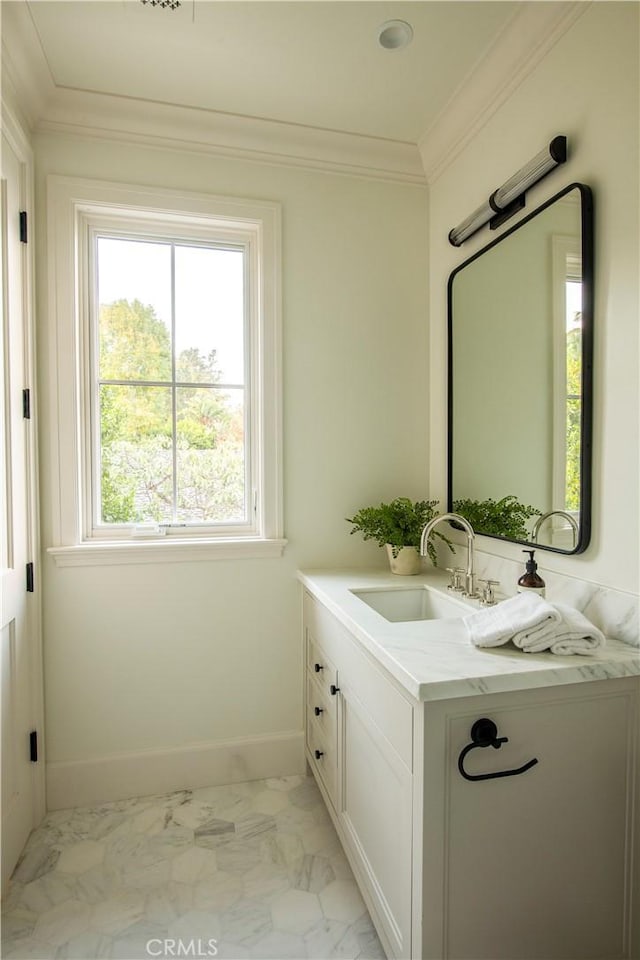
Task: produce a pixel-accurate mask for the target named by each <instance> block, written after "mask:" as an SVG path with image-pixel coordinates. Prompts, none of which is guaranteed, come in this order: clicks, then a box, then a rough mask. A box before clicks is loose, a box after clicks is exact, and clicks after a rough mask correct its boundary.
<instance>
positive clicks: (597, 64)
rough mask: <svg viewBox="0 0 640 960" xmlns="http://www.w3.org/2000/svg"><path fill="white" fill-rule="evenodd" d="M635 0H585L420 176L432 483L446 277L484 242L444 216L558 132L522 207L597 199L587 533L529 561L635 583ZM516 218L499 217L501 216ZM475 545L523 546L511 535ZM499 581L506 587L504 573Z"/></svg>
mask: <svg viewBox="0 0 640 960" xmlns="http://www.w3.org/2000/svg"><path fill="white" fill-rule="evenodd" d="M638 12H639V10H638V5H637V4H635V3H594V4H592V5H590V6H589V7H588V9H586V11H585V12H584V13H583V15H582V16H581V17H580V18H579V19H578V21H577V22H576V23H575V24H574V25H573V27H572V28H571V29H570V30H569V32H568V33H567V34H565V36H563V37H562V39H561V40H560V41H559V42H558V43H557V44H556V45H555V46H553V47H552V48H551V50H550V51H549V52H548V53H547V55H546V56H545V57H544V59H543V60H542V61H541V63H540V64H539V65H538V67H537V68H536V70H535V71H534V72H533V73H532V74H531V75H530V76H529V77H528V78H527V79H526V80H525V81H524V82H523V83H522V84H521V85H520V86H519V87H518V88H517V89H516V91H515V92H514V94H513V95H512V96H511V98H510V99H509V100H507V101H506V102H505V103H504V104H503V105H502V106H501V107H500V108H499V109H498V110H497V111H496V112H495V113H494V114H493V116H492V117H491V119H490V120H489V122H488V123H487V124H486V125H485V126H484V127H483V128H482V129H481V130H480V132H479V133H478V134H477V135H476V136H475V138H474V139H473V140H472V141H470V142H469V143H468V144H467V146H466V147H465V149H464V150H463V151H462V152H461V153H459V154H458V155H457V156H456V157H455V159H453V161H452V162H451V163H450V164H449V166H448V167H447V169H446V170H445V172H444V173H443V174H442V175H441V176H440V177H439V178H438V179H437V180H436V181H435V182H434V183H432V184H431V185H430V194H429V207H430V213H429V224H430V241H429V244H430V274H429V285H430V334H431V335H430V351H431V353H430V357H431V359H430V373H431V377H430V381H431V383H430V392H431V417H430V435H431V458H430V464H431V466H430V475H431V483H430V492H431V495H432V496H438V495H440V496H442V495H443V491H444V490H445V489H446V474H445V469H446V416H445V398H446V380H445V377H446V365H445V359H446V321H447V317H446V283H447V278H448V275H449V273H450V272H451V270H453V269H454V267H456V266H457V265H458V264H460V263H461V262H462V261H463V260H465V259H467V257H469V256H470V255H471V254H472V253H474V252H475V251H476V250H479V249H480V248H481V247H482V246H484V245H485V244H486V243H487V242H488V240H489V239H491V238H492V236H493V235H492V234H490V231H489V230H488V228H486V229H484V230H482V231H480V232H479V233H477V234H476V235H475V236H474V237H473V238H471V239H470V240H468V241H467V242H466V243H465V244H464V246H463V247H462V248H461V249H459V250H456V249H454V248H453V247H452V246H450V244H449V243H448V241H447V235H448V232H449V230H450V229H451V228H452V227H453V226H455V225H456V224H457V223H459V222H460V221H461V220H463V219H464V218H465V217H466V216H467V214H468V213H470V212H471V210H474V209H475V208H476V207H478V206H479V205H480V204H481V203H482V201H483V200H485V199H486V198H487V197H488V196H489V194H490V193H491V192H492V191H493V190H494V189H496V187H498V186H499V185H500V184H501V183H503V182H504V181H505V180H506V179H507V178H508V177H509V176H510V175H511V174H512V173H513V172H515V170H517V169H518V168H519V167H521V166H522V165H523V164H524V163H525V162H526V161H527V160H529V159H530V157H532V156H534V155H535V154H536V153H537V152H538V151H539V150H541V149H542V147H543V146H544V145H545V144H546V143H548V142H549V141H550V140H551V139H552V138H553V136H555V135H556V134H561V133H564V134H566V135H567V136H568V138H569V147H570V159H569V161H568V163H567V164H566V165H565V166H564V167H561V168H560V169H559V170H557V171H555V172H554V173H553V174H551V175H550V176H549V177H548V178H547V179H546V180H544V181H542V182H541V183H540V184H538V185H537V186H535V187H534V188H533V189H532V190H531V191H530V193H529V194H528V196H527V207H526V209H525V211H524V212H523V215H524V214H526V213H527V212H529V211H530V210H532V209H534V208H535V207H536V206H538V205H539V204H540V203H541V202H543V201H544V200H546V199H547V198H548V197H550V196H552V195H553V194H554V193H556V192H558V191H559V190H560V189H561V188H562V187H563V186H565V185H566V184H568V183H570V182H572V181H582V182H584V183H586V184H588V185H589V186H591V187H592V188H593V191H594V205H595V264H596V266H595V285H596V286H595V289H596V299H595V331H596V332H595V369H594V378H595V423H594V434H595V435H594V454H593V456H594V469H593V494H594V496H593V533H592V540H591V545H590V547H589V548H588V549H587V551H586V552H585V553H584V554H582V555H580V556H577V557H562V556H558V555H556V554H551V553H540V555H539V557H538V560H539V564H540V568H541V570H544V569H546V570H551V571H556V572H558V573H561V574H565V575H568V576H574V577H579V578H584V579H587V580H591V581H594V582H596V583H599V584H603V585H606V586H611V587H615V588H618V589H620V590H626V591H629V592H631V593H638V579H639V571H638V552H639V551H638V542H639V536H638V490H639V484H640V477H639V468H638V447H639V435H638V406H639V404H638V327H639V324H638V262H639V251H638V241H639V225H638V158H639V151H638V117H639V104H638V88H639V85H638ZM514 222H515V220H512V221H509V225H511V224H512V223H514ZM480 546H481V549H482V550H485V549H486V551H487V552H488V553H491V554H494V555H496V556H500V557H507V558H512V559H516V558H517V559H519V560H521V559H522V554H521V553H520V550H521V548H520V547H519V546H517V545H511V544H505V543H502V542H500V541H496V540H490V539H488V538H482V539H481V540H480ZM506 586H507V588H508V589H507V592H512V587H513V585H512V584H508V585H506Z"/></svg>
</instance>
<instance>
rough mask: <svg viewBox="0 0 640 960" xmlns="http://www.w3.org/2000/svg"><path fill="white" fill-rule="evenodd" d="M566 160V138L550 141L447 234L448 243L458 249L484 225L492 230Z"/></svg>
mask: <svg viewBox="0 0 640 960" xmlns="http://www.w3.org/2000/svg"><path fill="white" fill-rule="evenodd" d="M566 159H567V138H566V137H564V136H558V137H554V138H553V140H552V141H551V143H550V144H549V146H548V147H545V148H544V150H541V151H540V153H537V154H536V155H535V157H533V159H532V160H530V161H529V163H526V164H525V165H524V167H521V168H520V170H518V172H517V173H514V174H513V176H512V177H509V179H508V180H506V181H505V183H503V184H502V186H501V187H498V189H497V190H494V192H493V193H492V194H491V196H490V197H489V199H488V201H487V202H486V203H483V204H482V206H481V207H478V209H477V210H474V211H473V213H471V214H470V215H469V216H468V217H467V219H466V220H463V221H462V223H460V224H458V226H457V227H454V228H453V230H451V231H450V232H449V243H451V244H453V246H454V247H459V246H460V245H461V244H463V243H464V241H465V240H467V239H468V238H469V237H470V236H471V235H472V234H474V233H476V231H477V230H480V228H481V227H484V225H485V223H488V224H489V226H490V227H491V229H492V230H495V228H496V227H499V226H500V224H501V223H504V221H505V220H508V219H509V217H511V216H513V214H514V213H516V211H517V210H521V209H522V207H524V204H525V193H526V192H527V190H528V189H529V188H530V187H532V186H533V184H534V183H537V182H538V180H541V179H542V178H543V177H544V176H546V175H547V174H548V173H550V172H551V170H554V169H555V167H557V166H559V165H560V164H561V163H565V161H566Z"/></svg>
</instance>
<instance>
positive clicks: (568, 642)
mask: <svg viewBox="0 0 640 960" xmlns="http://www.w3.org/2000/svg"><path fill="white" fill-rule="evenodd" d="M554 607H555V608H556V610H557V611H558V612H559V613H560V615H561V616H562V620H561V622H560V624H559V625H558V629H557V631H556V632H555V633H554V637H553V640H552V641H551V647H550V650H551V653H557V654H559V655H560V656H568V655H569V654H572V653H579V654H583V655H585V654H587V655H588V654H590V653H594V651H596V650H598V649H599V648H600V647H603V646H604V644H605V643H606V640H605V637H604V634H603V633H602V631H600V630H598V628H597V627H596V626H594V624H593V623H591V621H590V620H587V618H586V617H585V616H584V614H583V613H580V611H579V610H576V609H575V608H574V607H568V606H566V604H564V603H554Z"/></svg>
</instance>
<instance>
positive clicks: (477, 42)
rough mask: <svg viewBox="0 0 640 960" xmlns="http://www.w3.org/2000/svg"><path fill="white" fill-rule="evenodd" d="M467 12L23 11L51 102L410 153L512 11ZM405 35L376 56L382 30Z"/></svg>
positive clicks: (72, 1) (188, 2) (49, 0)
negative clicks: (401, 24) (105, 100)
mask: <svg viewBox="0 0 640 960" xmlns="http://www.w3.org/2000/svg"><path fill="white" fill-rule="evenodd" d="M522 6H529V4H522V3H518V2H509V0H500V2H484V0H481V2H478V0H473V2H466V0H444V2H437V0H429V2H421V0H414V2H403V0H396V2H386V0H378V2H368V0H362V2H351V0H333V2H326V0H321V2H306V0H292V2H277V0H274V2H271V0H257V2H255V0H233V2H228V0H183V3H182V6H181V7H180V8H179V9H177V10H175V11H172V10H169V9H161V8H159V7H151V6H149V5H143V4H142V3H140V2H139V0H65V2H58V0H29V2H28V10H29V14H30V17H31V19H32V21H33V25H34V26H35V29H36V31H37V35H38V38H39V42H40V45H41V47H42V51H43V53H44V56H45V58H46V62H47V64H48V68H49V71H50V73H51V76H52V79H53V82H54V84H55V86H56V87H57V88H61V89H62V88H64V89H71V90H80V91H90V92H93V93H107V94H112V95H116V96H120V97H127V98H136V99H142V100H147V101H155V102H157V103H164V104H174V105H181V106H189V107H193V108H198V109H201V110H210V111H216V112H218V113H223V114H232V115H239V116H243V117H254V118H261V119H268V120H278V121H283V122H286V123H289V124H298V125H304V126H305V127H315V128H319V129H322V130H332V131H341V132H345V133H356V134H360V135H365V136H370V137H379V138H384V139H388V140H395V141H401V142H404V143H412V144H415V143H417V142H418V141H419V139H420V137H421V136H422V135H423V134H424V132H425V131H426V130H428V129H429V127H430V126H431V125H432V124H433V123H434V121H435V120H436V118H437V117H438V115H439V114H440V113H441V111H442V110H443V108H444V107H445V105H446V104H447V102H448V101H449V100H450V98H451V97H452V96H453V94H454V93H455V91H456V89H457V88H458V87H459V86H460V84H461V83H462V82H463V80H464V79H465V78H466V77H467V76H468V75H469V74H470V73H471V72H472V70H473V69H474V68H475V67H476V66H477V65H478V63H479V62H481V61H482V59H483V57H484V55H485V54H486V53H487V51H488V49H489V48H490V46H491V44H492V43H493V42H494V40H495V39H496V38H497V36H498V35H499V34H500V32H501V30H502V29H503V28H504V27H505V26H506V25H507V23H508V22H509V21H510V20H511V19H512V17H513V16H514V14H515V12H516V11H517V10H518V8H519V7H522ZM390 19H402V20H406V21H408V22H409V23H411V25H412V27H413V31H414V38H413V41H412V43H411V44H410V45H409V46H408V47H407V48H406V49H403V50H394V51H389V50H384V49H382V48H381V47H380V46H379V45H378V43H377V32H378V27H379V26H380V24H382V23H383V22H384V21H386V20H390Z"/></svg>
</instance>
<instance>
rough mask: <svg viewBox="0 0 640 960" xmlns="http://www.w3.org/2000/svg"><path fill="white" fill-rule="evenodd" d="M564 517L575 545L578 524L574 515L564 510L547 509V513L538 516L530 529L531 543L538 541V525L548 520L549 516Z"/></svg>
mask: <svg viewBox="0 0 640 960" xmlns="http://www.w3.org/2000/svg"><path fill="white" fill-rule="evenodd" d="M556 516H558V517H564V519H565V520H566V521H567V523H568V524H569V526H570V527H571V538H572V540H573V546H574V547H575V546H576V544H577V542H578V536H579V530H578V524H577V523H576V520H575V517H572V516H571V514H570V513H566V511H565V510H549V512H548V513H543V514H542V516H541V517H538V519H537V520H536V522H535V523H534V525H533V527H532V529H531V539H532V541H533V543H537V542H538V533H539V532H540V527H541V526H542V524H543V523H544V521H545V520H548V519H549V517H556Z"/></svg>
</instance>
